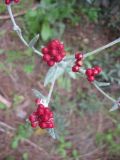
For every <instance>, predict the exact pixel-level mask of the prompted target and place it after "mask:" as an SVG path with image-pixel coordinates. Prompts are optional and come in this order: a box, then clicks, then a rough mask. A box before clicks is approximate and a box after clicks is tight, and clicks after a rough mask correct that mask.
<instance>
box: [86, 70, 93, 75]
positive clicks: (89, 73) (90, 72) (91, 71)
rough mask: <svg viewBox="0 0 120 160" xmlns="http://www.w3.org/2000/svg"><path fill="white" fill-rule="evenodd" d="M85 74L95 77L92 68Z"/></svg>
mask: <svg viewBox="0 0 120 160" xmlns="http://www.w3.org/2000/svg"><path fill="white" fill-rule="evenodd" d="M85 74H86V75H87V76H92V75H93V70H92V69H91V68H88V69H87V70H86V72H85Z"/></svg>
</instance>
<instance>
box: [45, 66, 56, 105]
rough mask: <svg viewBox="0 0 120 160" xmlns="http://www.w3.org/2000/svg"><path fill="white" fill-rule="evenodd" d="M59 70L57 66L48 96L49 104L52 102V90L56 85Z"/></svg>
mask: <svg viewBox="0 0 120 160" xmlns="http://www.w3.org/2000/svg"><path fill="white" fill-rule="evenodd" d="M57 70H58V68H56V71H55V74H54V77H53V81H52V84H51V87H50V90H49V93H48V97H47V103H48V104H49V102H50V99H51V96H52V92H53V88H54V85H55V81H56V73H57Z"/></svg>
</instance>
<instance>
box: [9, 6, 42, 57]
mask: <svg viewBox="0 0 120 160" xmlns="http://www.w3.org/2000/svg"><path fill="white" fill-rule="evenodd" d="M7 10H8V13H9V15H10V18H11V21H12V24H13V30H14V31H15V32H16V33H17V35H18V36H19V38H20V39H21V41H22V42H23V44H24V45H25V46H27V47H28V48H31V49H32V50H33V51H34V52H35V53H37V54H38V55H39V56H42V53H41V52H39V51H38V50H37V49H35V48H34V47H30V46H29V43H27V41H26V40H25V39H24V37H23V35H22V32H21V29H20V27H19V26H18V25H17V23H16V21H15V18H14V16H13V13H12V9H11V5H7Z"/></svg>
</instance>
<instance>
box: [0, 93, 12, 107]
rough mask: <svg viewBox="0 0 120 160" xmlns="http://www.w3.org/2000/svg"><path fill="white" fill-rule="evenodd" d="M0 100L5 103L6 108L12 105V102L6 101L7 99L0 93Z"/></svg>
mask: <svg viewBox="0 0 120 160" xmlns="http://www.w3.org/2000/svg"><path fill="white" fill-rule="evenodd" d="M0 102H2V103H3V104H5V106H6V107H8V108H10V107H11V105H12V103H11V102H10V101H8V100H7V99H5V98H4V97H3V96H2V95H0Z"/></svg>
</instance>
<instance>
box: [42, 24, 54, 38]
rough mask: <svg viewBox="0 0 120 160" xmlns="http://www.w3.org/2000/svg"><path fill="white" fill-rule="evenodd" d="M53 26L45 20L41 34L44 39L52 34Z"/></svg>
mask: <svg viewBox="0 0 120 160" xmlns="http://www.w3.org/2000/svg"><path fill="white" fill-rule="evenodd" d="M51 33H52V32H51V28H50V25H49V23H48V22H44V23H43V24H42V28H41V36H42V39H43V41H47V40H48V39H49V38H50V36H51Z"/></svg>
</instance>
